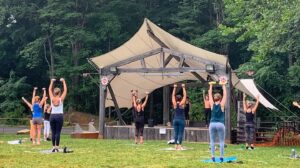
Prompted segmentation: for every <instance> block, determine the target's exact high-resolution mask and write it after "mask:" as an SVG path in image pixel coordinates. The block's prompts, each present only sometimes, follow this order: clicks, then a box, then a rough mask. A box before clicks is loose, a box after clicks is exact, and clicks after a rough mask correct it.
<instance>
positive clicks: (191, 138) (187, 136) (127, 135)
mask: <svg viewBox="0 0 300 168" xmlns="http://www.w3.org/2000/svg"><path fill="white" fill-rule="evenodd" d="M134 135H135V127H134V126H133V125H127V126H105V139H134ZM173 135H174V130H173V127H167V126H154V127H148V126H145V128H144V139H145V140H166V141H169V140H171V139H173ZM184 141H188V142H209V133H208V128H206V127H185V131H184Z"/></svg>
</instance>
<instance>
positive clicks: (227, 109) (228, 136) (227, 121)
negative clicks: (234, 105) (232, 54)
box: [225, 68, 232, 143]
mask: <svg viewBox="0 0 300 168" xmlns="http://www.w3.org/2000/svg"><path fill="white" fill-rule="evenodd" d="M231 88H232V81H231V69H230V68H229V69H228V85H227V87H226V89H227V102H226V107H225V141H226V143H230V142H231V141H230V140H231V110H230V107H231Z"/></svg>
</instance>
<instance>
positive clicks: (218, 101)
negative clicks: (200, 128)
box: [208, 79, 227, 162]
mask: <svg viewBox="0 0 300 168" xmlns="http://www.w3.org/2000/svg"><path fill="white" fill-rule="evenodd" d="M214 83H215V82H210V83H209V90H208V98H209V103H210V107H211V119H210V124H209V128H208V129H209V137H210V152H211V159H212V161H213V162H214V161H215V136H216V134H217V135H218V137H219V142H220V160H221V162H223V158H224V141H225V125H224V124H225V119H224V118H225V115H224V112H225V103H226V101H227V91H226V86H225V85H226V83H227V80H226V79H223V80H221V81H220V82H219V84H220V85H222V90H223V96H222V95H221V94H220V93H215V94H214V95H213V94H212V93H213V84H214Z"/></svg>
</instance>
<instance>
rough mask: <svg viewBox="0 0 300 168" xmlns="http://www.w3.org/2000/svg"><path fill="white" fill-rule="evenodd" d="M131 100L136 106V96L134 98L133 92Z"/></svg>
mask: <svg viewBox="0 0 300 168" xmlns="http://www.w3.org/2000/svg"><path fill="white" fill-rule="evenodd" d="M131 100H132V103H133V107H134V108H136V106H137V105H136V98H135V95H134V94H132V96H131Z"/></svg>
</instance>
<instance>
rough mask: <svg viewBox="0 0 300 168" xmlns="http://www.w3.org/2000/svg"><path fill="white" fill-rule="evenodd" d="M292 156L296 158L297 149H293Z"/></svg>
mask: <svg viewBox="0 0 300 168" xmlns="http://www.w3.org/2000/svg"><path fill="white" fill-rule="evenodd" d="M291 158H296V151H295V149H292V154H291Z"/></svg>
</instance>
